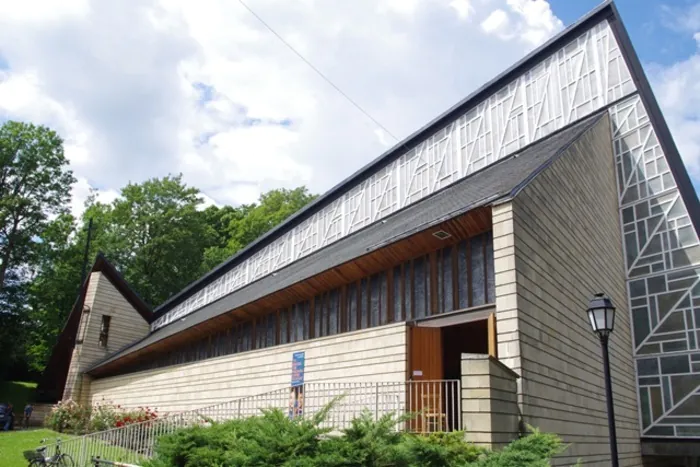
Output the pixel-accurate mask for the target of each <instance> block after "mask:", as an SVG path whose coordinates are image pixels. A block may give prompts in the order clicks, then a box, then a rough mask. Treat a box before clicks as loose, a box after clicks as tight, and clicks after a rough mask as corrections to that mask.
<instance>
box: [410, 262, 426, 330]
mask: <svg viewBox="0 0 700 467" xmlns="http://www.w3.org/2000/svg"><path fill="white" fill-rule="evenodd" d="M425 269H426V267H425V259H424V258H418V259H416V260H415V261H414V262H413V281H414V282H413V288H414V303H413V306H414V308H415V316H414V318H423V317H425V316H427V314H428V312H427V311H428V310H427V306H426V300H427V298H428V297H427V294H426V290H425V289H426V287H425V282H426V273H425Z"/></svg>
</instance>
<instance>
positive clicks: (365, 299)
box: [359, 279, 370, 329]
mask: <svg viewBox="0 0 700 467" xmlns="http://www.w3.org/2000/svg"><path fill="white" fill-rule="evenodd" d="M361 284H362V300H360V307H359V310H360V314H361V315H362V318H361V323H360V329H367V328H368V327H369V311H370V310H369V306H368V304H369V280H368V279H362V282H361Z"/></svg>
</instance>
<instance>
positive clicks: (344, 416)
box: [49, 380, 462, 466]
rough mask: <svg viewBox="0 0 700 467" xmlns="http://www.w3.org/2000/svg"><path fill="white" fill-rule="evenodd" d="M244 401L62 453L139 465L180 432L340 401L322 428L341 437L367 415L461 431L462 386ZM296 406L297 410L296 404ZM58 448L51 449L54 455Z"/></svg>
mask: <svg viewBox="0 0 700 467" xmlns="http://www.w3.org/2000/svg"><path fill="white" fill-rule="evenodd" d="M302 388H303V389H302V390H300V389H291V388H289V387H285V388H280V389H277V390H274V391H270V392H266V393H263V394H257V395H254V396H248V397H243V398H240V399H236V400H233V401H229V402H223V403H220V404H215V405H211V406H208V407H203V408H200V409H196V410H190V411H186V412H180V413H177V414H171V415H166V416H163V417H162V418H159V419H156V420H151V421H146V422H141V423H135V424H131V425H127V426H123V427H120V428H113V429H111V430H107V431H101V432H97V433H91V434H89V435H85V436H81V437H79V438H73V439H70V440H67V441H64V442H63V443H62V445H61V450H62V451H63V452H65V453H67V454H69V455H70V456H71V457H72V458H73V460H74V462H75V465H76V466H90V465H92V463H91V460H92V459H94V458H100V459H104V460H107V461H111V462H120V463H125V464H138V463H139V462H141V461H143V460H144V459H146V458H150V457H152V456H153V454H154V447H155V442H156V440H157V439H158V438H159V437H160V436H163V435H167V434H170V433H174V432H175V431H177V430H179V429H181V428H187V427H192V426H195V425H203V426H209V425H210V424H211V423H217V422H219V423H220V422H225V421H228V420H235V419H240V418H247V417H252V416H256V415H260V413H261V411H262V410H263V409H275V408H276V409H281V410H283V411H285V412H287V413H289V414H290V416H301V417H304V418H308V417H312V416H313V415H315V414H317V413H318V412H319V411H320V410H322V409H323V408H325V407H326V406H327V405H328V404H329V403H331V402H333V401H335V403H334V405H333V406H332V408H331V410H330V411H329V413H328V415H327V417H326V418H325V421H324V422H323V423H322V426H323V427H325V428H333V429H334V431H340V430H343V429H345V428H348V427H349V426H350V423H351V421H352V420H353V419H354V418H357V417H358V416H359V415H361V414H362V413H363V412H364V411H369V412H370V413H372V414H373V415H374V417H375V419H377V418H379V417H382V416H384V415H386V414H390V413H392V414H396V415H397V416H401V415H404V414H406V413H414V412H415V413H416V416H415V418H413V419H411V420H409V421H407V422H402V423H401V425H400V426H397V429H400V430H404V431H411V432H415V433H430V432H437V431H455V430H460V429H461V419H462V417H461V390H460V382H459V380H441V381H408V382H388V383H307V384H305V385H304V386H302ZM295 399H296V400H297V404H296V405H295V404H294V400H295ZM54 449H55V446H49V452H53V450H54Z"/></svg>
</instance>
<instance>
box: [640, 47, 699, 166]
mask: <svg viewBox="0 0 700 467" xmlns="http://www.w3.org/2000/svg"><path fill="white" fill-rule="evenodd" d="M647 69H648V71H649V76H650V80H651V84H652V88H653V90H654V94H655V96H656V98H657V99H658V101H659V105H660V107H661V110H662V111H663V113H664V117H665V118H666V122H667V123H668V125H669V128H670V129H671V133H672V134H673V138H674V140H675V142H676V145H677V146H678V150H679V152H680V153H681V156H682V157H683V161H684V162H685V165H686V167H687V169H688V171H689V172H690V174H691V176H693V178H699V177H700V53H697V52H696V53H695V54H694V55H692V56H690V57H689V58H688V59H686V60H683V61H680V62H677V63H674V64H673V65H671V66H660V65H656V64H651V65H648V66H647Z"/></svg>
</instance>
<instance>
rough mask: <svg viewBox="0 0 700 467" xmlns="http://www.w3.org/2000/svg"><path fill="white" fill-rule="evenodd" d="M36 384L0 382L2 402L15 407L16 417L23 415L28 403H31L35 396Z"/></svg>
mask: <svg viewBox="0 0 700 467" xmlns="http://www.w3.org/2000/svg"><path fill="white" fill-rule="evenodd" d="M35 389H36V383H33V382H25V381H3V382H0V402H5V403H7V402H9V403H11V404H12V406H13V407H14V412H15V414H16V415H18V418H19V415H21V414H22V411H23V410H24V406H25V404H26V403H27V402H31V401H32V398H33V396H34V390H35Z"/></svg>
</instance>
